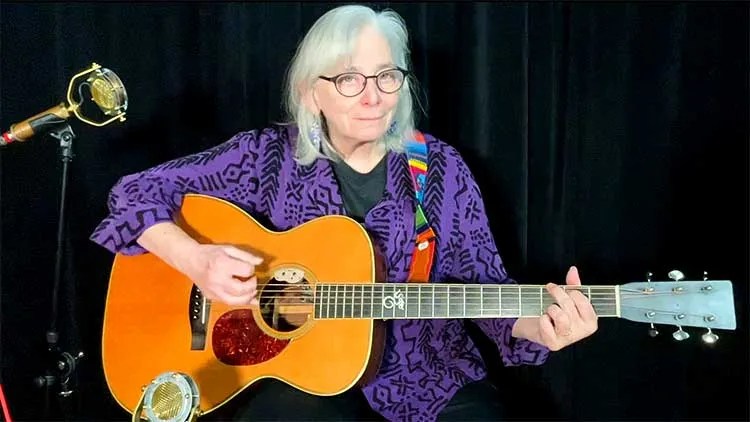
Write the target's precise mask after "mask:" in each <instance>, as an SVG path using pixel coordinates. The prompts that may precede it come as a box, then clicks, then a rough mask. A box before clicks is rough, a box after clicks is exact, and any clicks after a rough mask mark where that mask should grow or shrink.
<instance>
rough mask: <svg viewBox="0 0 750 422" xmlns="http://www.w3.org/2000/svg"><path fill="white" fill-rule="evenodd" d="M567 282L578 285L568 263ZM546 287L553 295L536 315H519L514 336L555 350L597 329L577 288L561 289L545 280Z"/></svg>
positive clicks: (587, 304) (587, 302)
mask: <svg viewBox="0 0 750 422" xmlns="http://www.w3.org/2000/svg"><path fill="white" fill-rule="evenodd" d="M565 284H566V285H568V286H580V285H581V278H580V276H579V275H578V269H576V267H571V268H570V270H569V271H568V274H567V275H566V277H565ZM545 287H546V288H547V291H548V292H549V293H550V295H552V297H553V298H554V299H555V303H553V304H552V305H550V306H549V307H548V308H547V310H546V312H545V313H544V314H543V315H542V316H541V317H539V318H520V319H518V321H516V324H515V325H514V327H513V336H514V337H523V338H527V339H529V340H532V341H535V342H537V343H539V344H542V345H543V346H545V347H547V348H548V349H550V350H552V351H557V350H560V349H562V348H563V347H566V346H568V345H570V344H573V343H575V342H577V341H579V340H582V339H584V338H586V337H588V336H590V335H592V334H594V333H595V332H596V330H597V329H598V316H597V315H596V312H595V311H594V307H593V306H591V302H590V301H589V299H588V298H587V297H586V296H584V295H583V293H581V292H580V291H578V290H573V289H571V290H567V291H566V290H565V289H563V288H562V287H560V286H558V285H556V284H554V283H548V284H547V285H546V286H545Z"/></svg>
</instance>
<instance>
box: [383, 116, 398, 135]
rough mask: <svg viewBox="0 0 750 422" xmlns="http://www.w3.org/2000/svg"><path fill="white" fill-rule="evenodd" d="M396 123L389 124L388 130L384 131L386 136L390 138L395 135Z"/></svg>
mask: <svg viewBox="0 0 750 422" xmlns="http://www.w3.org/2000/svg"><path fill="white" fill-rule="evenodd" d="M396 123H397V122H396V121H395V120H394V121H392V122H391V125H390V126H389V127H388V130H387V131H385V134H386V135H388V136H391V135H393V134H394V133H396V129H397V128H398V125H397V124H396Z"/></svg>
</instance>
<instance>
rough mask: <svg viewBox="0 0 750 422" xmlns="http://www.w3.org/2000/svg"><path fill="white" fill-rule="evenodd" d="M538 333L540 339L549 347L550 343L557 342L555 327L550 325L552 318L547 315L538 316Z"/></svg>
mask: <svg viewBox="0 0 750 422" xmlns="http://www.w3.org/2000/svg"><path fill="white" fill-rule="evenodd" d="M539 333H540V334H541V336H542V341H544V343H545V344H547V346H548V347H549V346H550V345H552V344H555V343H557V334H556V333H555V327H554V326H552V320H551V319H550V317H549V315H547V314H544V315H542V316H540V317H539Z"/></svg>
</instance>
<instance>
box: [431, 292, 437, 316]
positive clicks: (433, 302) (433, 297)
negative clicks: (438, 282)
mask: <svg viewBox="0 0 750 422" xmlns="http://www.w3.org/2000/svg"><path fill="white" fill-rule="evenodd" d="M435 287H436V286H432V289H430V290H432V318H435Z"/></svg>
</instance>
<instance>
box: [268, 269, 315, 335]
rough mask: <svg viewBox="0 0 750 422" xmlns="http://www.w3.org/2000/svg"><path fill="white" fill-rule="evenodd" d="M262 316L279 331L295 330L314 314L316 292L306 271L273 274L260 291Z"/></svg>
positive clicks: (278, 271) (287, 270)
mask: <svg viewBox="0 0 750 422" xmlns="http://www.w3.org/2000/svg"><path fill="white" fill-rule="evenodd" d="M259 301H260V314H261V316H262V317H263V321H264V322H265V323H266V324H268V326H269V327H271V328H273V329H274V330H276V331H280V332H283V333H287V332H290V331H294V330H296V329H297V328H299V327H300V326H302V325H304V323H305V322H307V320H308V318H309V317H310V315H311V314H312V309H313V308H312V305H313V291H312V286H311V285H310V283H309V282H308V281H307V279H306V278H305V273H304V271H302V270H300V269H297V268H289V267H286V268H281V269H278V270H276V271H275V272H274V276H273V277H272V278H271V279H270V280H268V282H267V283H266V284H265V285H264V286H263V288H262V290H261V292H260V299H259Z"/></svg>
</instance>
